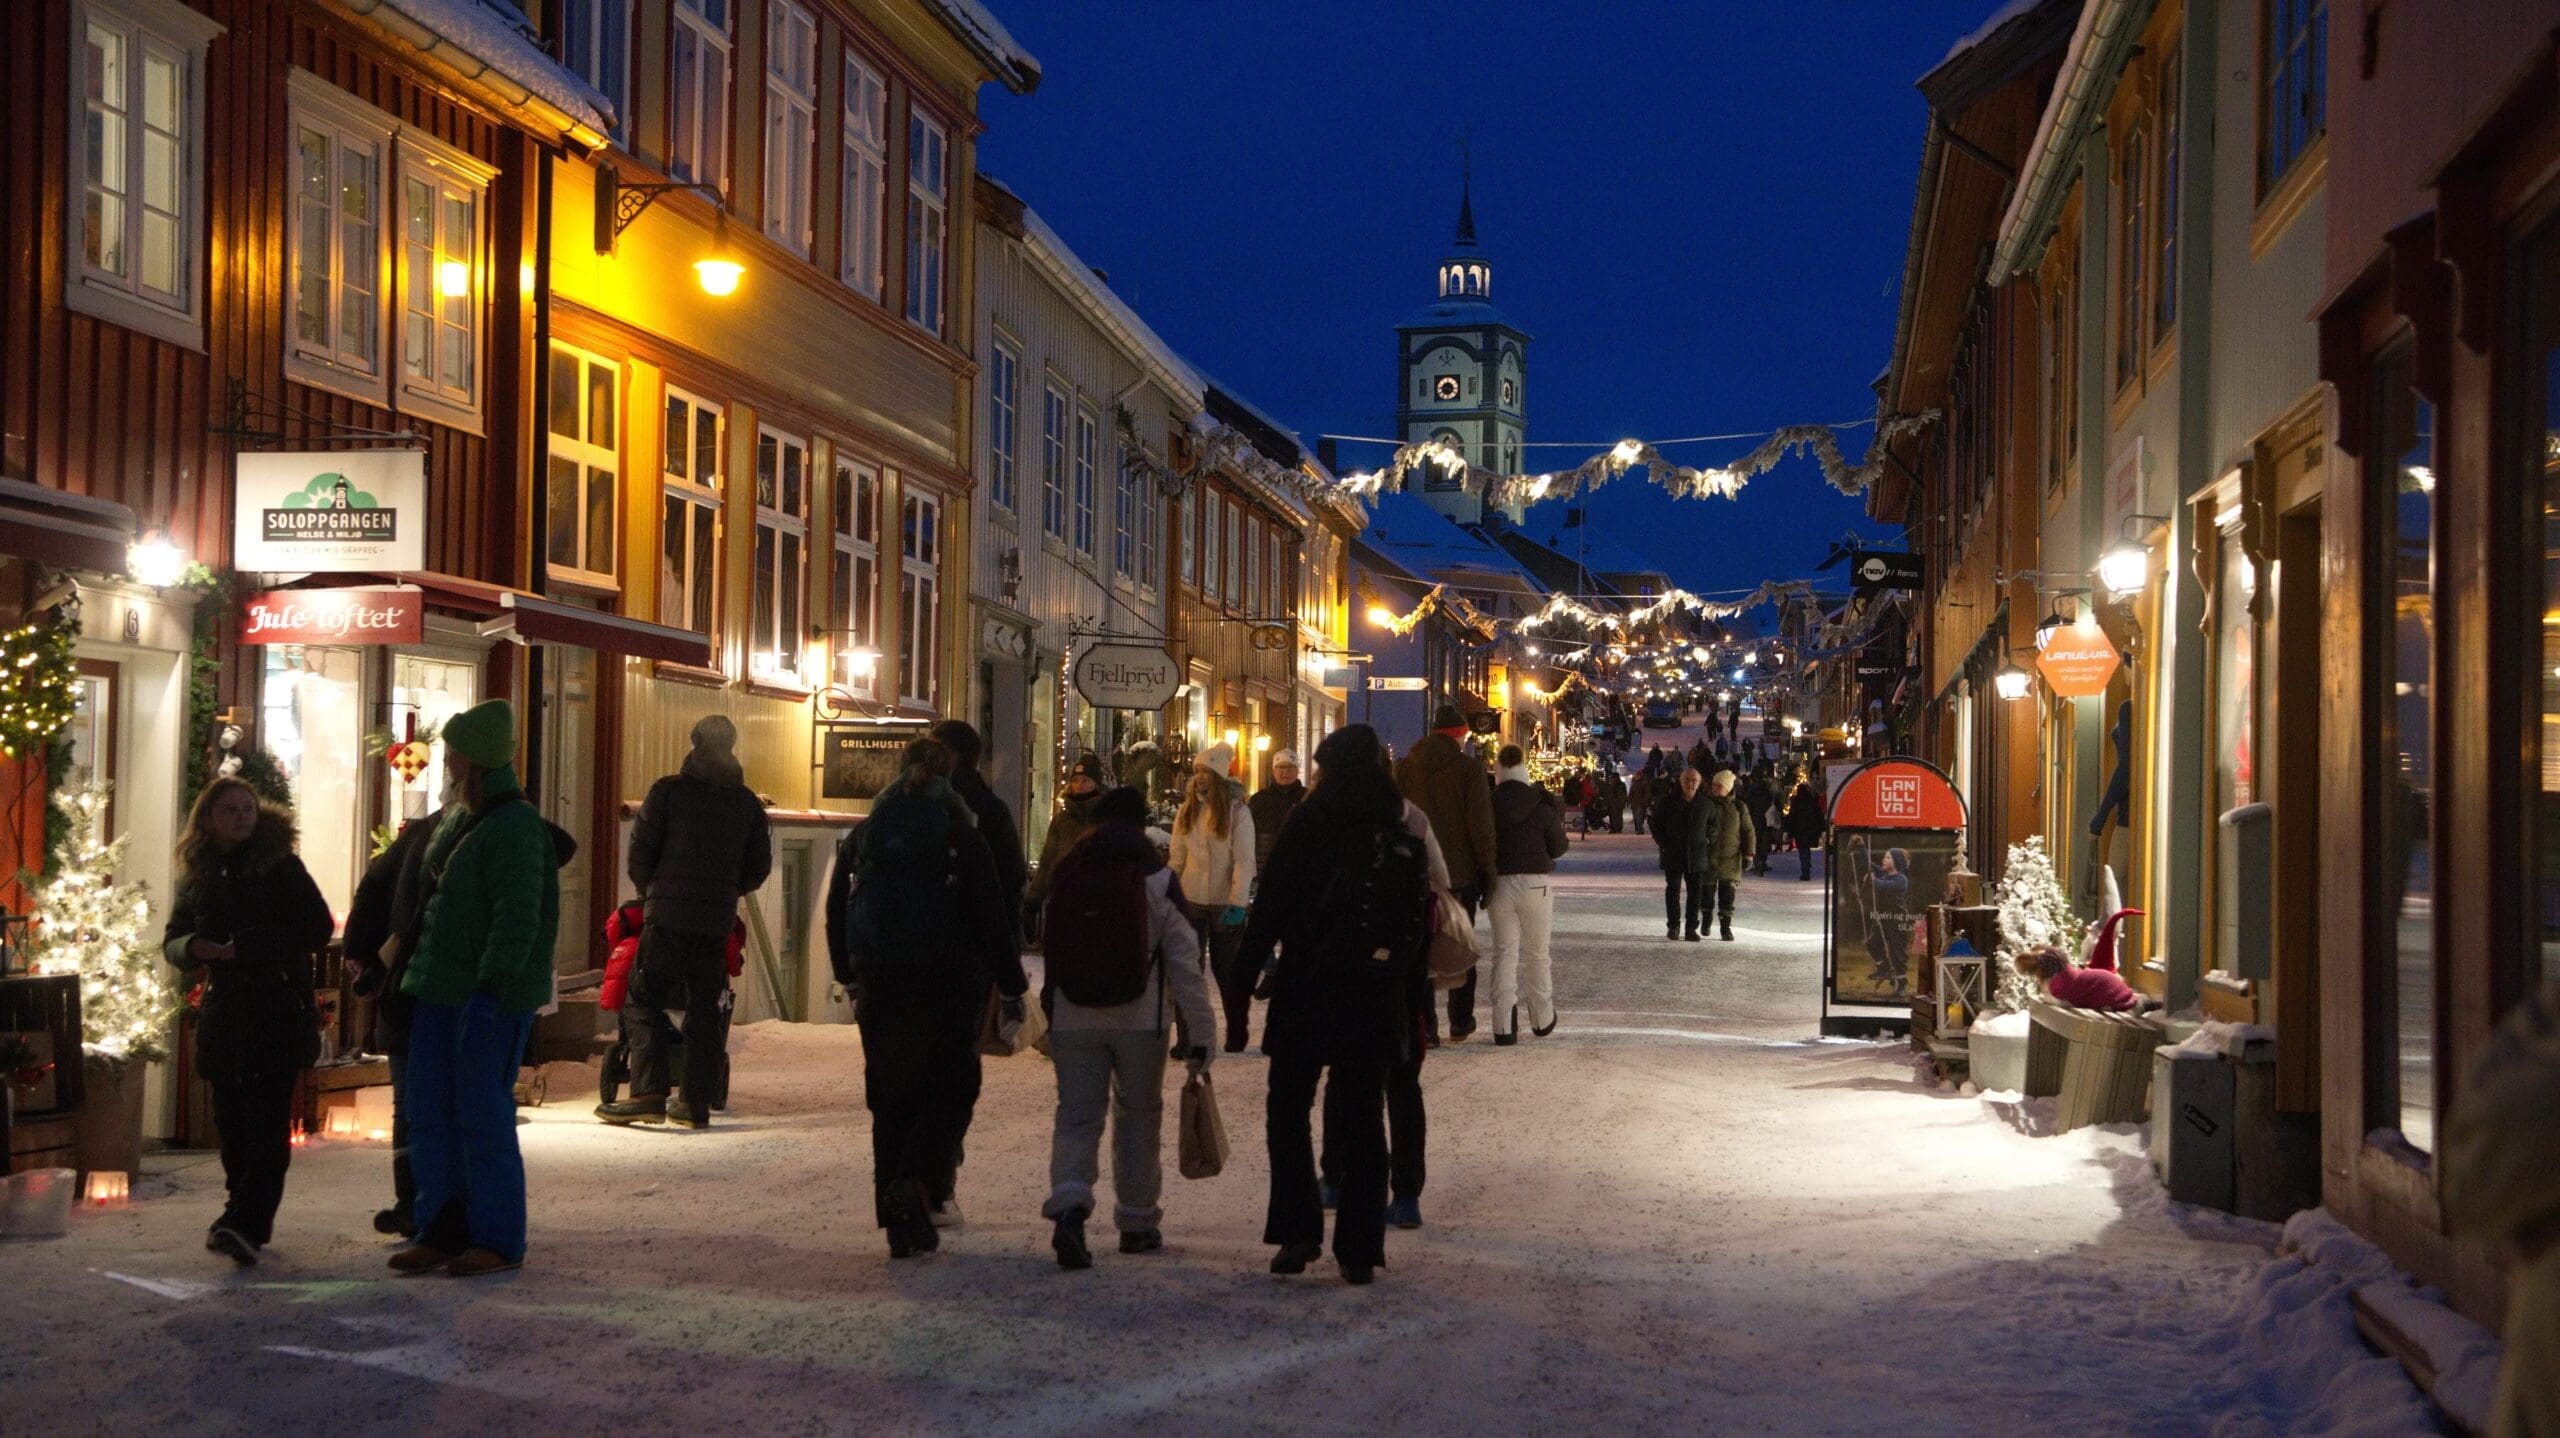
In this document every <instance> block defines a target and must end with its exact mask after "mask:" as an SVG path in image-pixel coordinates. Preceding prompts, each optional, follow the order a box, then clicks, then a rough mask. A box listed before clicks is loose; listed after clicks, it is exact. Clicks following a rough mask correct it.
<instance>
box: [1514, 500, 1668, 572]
mask: <svg viewBox="0 0 2560 1438" xmlns="http://www.w3.org/2000/svg"><path fill="white" fill-rule="evenodd" d="M1587 519H1588V511H1586V510H1584V509H1583V508H1582V507H1581V506H1580V505H1562V506H1556V507H1553V508H1547V509H1544V510H1543V512H1542V510H1538V509H1533V510H1531V511H1529V513H1528V516H1527V522H1525V523H1523V524H1521V525H1520V526H1518V528H1519V532H1520V533H1521V534H1523V535H1525V536H1527V537H1528V538H1529V539H1531V540H1533V541H1535V542H1536V543H1538V544H1541V545H1544V546H1545V547H1546V548H1548V549H1552V550H1554V551H1555V552H1556V553H1558V554H1561V555H1563V556H1564V557H1566V558H1567V559H1571V560H1575V561H1577V562H1578V563H1580V564H1581V565H1582V567H1583V568H1585V569H1588V570H1590V571H1591V572H1592V573H1594V574H1598V575H1605V576H1610V577H1613V578H1614V577H1616V576H1620V575H1661V576H1664V577H1666V578H1667V577H1668V576H1669V574H1670V571H1668V570H1666V569H1664V568H1663V567H1662V566H1661V565H1659V564H1657V563H1655V562H1654V561H1653V560H1652V559H1651V558H1649V557H1647V556H1645V555H1643V554H1640V553H1638V552H1636V550H1635V549H1634V548H1633V547H1632V546H1630V545H1628V544H1627V543H1626V542H1625V541H1623V540H1620V539H1616V538H1614V537H1612V536H1610V535H1609V534H1608V533H1607V532H1606V531H1604V530H1601V529H1599V528H1597V527H1595V526H1593V525H1591V524H1590V523H1588V522H1587Z"/></svg>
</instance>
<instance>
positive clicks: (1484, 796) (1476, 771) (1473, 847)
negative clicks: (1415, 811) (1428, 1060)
mask: <svg viewBox="0 0 2560 1438" xmlns="http://www.w3.org/2000/svg"><path fill="white" fill-rule="evenodd" d="M1466 737H1467V721H1466V716H1464V715H1462V714H1460V713H1459V712H1458V709H1457V706H1456V705H1454V704H1443V705H1441V706H1440V709H1439V712H1437V713H1435V714H1433V715H1432V716H1431V732H1430V733H1429V734H1426V735H1424V736H1423V738H1422V741H1421V742H1420V743H1417V744H1415V745H1414V746H1413V752H1412V753H1410V754H1407V755H1405V756H1404V758H1403V760H1401V761H1400V762H1398V763H1397V765H1396V774H1395V777H1396V788H1397V790H1398V791H1399V792H1401V793H1402V794H1403V795H1404V796H1405V798H1407V799H1409V800H1411V801H1412V802H1413V804H1414V806H1415V807H1417V808H1419V809H1421V810H1422V815H1423V817H1424V818H1426V819H1429V820H1430V821H1431V832H1432V835H1433V836H1434V837H1435V838H1437V839H1438V840H1439V841H1440V852H1441V853H1442V854H1443V855H1444V856H1446V857H1447V859H1448V862H1449V892H1450V893H1451V894H1453V895H1455V896H1456V898H1457V900H1458V902H1459V904H1461V905H1462V906H1464V907H1465V909H1466V911H1467V918H1468V919H1469V920H1470V921H1472V920H1473V919H1474V918H1475V916H1476V910H1477V909H1478V908H1479V907H1481V906H1482V905H1483V903H1484V900H1485V894H1486V891H1487V890H1488V889H1489V888H1490V887H1491V885H1492V883H1493V875H1494V852H1493V779H1492V776H1491V775H1489V774H1487V773H1486V772H1485V767H1484V764H1483V762H1482V761H1481V760H1478V759H1476V758H1475V757H1474V756H1472V755H1470V754H1468V753H1467V751H1466V750H1464V749H1461V748H1459V747H1458V744H1459V741H1460V740H1462V739H1464V738H1466ZM1438 1028H1439V1025H1438V1024H1437V1023H1434V1024H1433V1025H1432V1029H1433V1031H1434V1033H1435V1035H1436V1032H1437V1030H1438ZM1475 1031H1476V975H1475V973H1474V971H1473V970H1469V971H1468V974H1467V980H1466V982H1465V983H1463V984H1460V985H1459V986H1458V987H1456V988H1454V989H1451V990H1450V991H1449V1041H1450V1042H1451V1043H1459V1042H1463V1041H1464V1040H1465V1039H1466V1037H1467V1036H1468V1035H1469V1034H1472V1033H1474V1032H1475Z"/></svg>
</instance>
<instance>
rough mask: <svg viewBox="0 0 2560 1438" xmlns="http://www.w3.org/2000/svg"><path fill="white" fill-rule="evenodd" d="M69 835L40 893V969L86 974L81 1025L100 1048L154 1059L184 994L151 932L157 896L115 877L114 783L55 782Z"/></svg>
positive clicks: (119, 854)
mask: <svg viewBox="0 0 2560 1438" xmlns="http://www.w3.org/2000/svg"><path fill="white" fill-rule="evenodd" d="M53 803H54V807H55V808H57V809H59V810H61V811H62V815H63V817H64V818H65V819H66V820H68V821H69V834H68V835H67V837H65V838H64V840H63V841H62V843H61V844H59V845H58V846H57V847H56V848H55V849H54V855H53V877H51V878H50V879H47V880H46V881H45V882H44V883H43V885H42V886H41V887H39V888H37V889H36V891H35V895H34V916H35V920H36V924H35V959H36V967H37V969H38V970H39V971H40V972H43V973H48V974H78V975H79V976H80V1024H81V1028H82V1029H83V1030H84V1031H85V1033H86V1036H87V1039H88V1049H89V1051H90V1052H92V1053H96V1054H100V1055H103V1056H106V1057H109V1058H140V1059H156V1058H160V1057H162V1056H163V1055H164V1053H165V1044H166V1038H167V1035H168V1030H169V1020H170V1018H171V1017H172V1016H173V1015H174V1014H176V1012H177V1009H178V992H177V989H176V987H175V986H174V985H173V984H172V982H171V980H170V976H169V970H168V967H167V965H166V964H164V963H163V962H162V960H161V956H160V946H159V945H158V944H157V943H155V942H153V937H152V932H151V899H150V895H149V894H147V893H146V892H145V891H144V889H143V886H142V885H140V884H121V883H118V882H116V870H118V869H119V868H121V867H123V865H124V850H125V841H124V840H123V839H121V838H118V839H113V840H102V839H100V838H99V837H98V836H99V835H100V834H101V833H102V832H104V830H105V828H106V824H105V818H106V811H107V786H106V785H103V784H92V783H90V782H89V781H88V780H87V778H86V777H85V776H80V777H75V778H74V779H73V780H72V782H70V783H68V784H65V785H63V786H62V787H61V788H60V789H58V790H56V791H55V793H54V796H53Z"/></svg>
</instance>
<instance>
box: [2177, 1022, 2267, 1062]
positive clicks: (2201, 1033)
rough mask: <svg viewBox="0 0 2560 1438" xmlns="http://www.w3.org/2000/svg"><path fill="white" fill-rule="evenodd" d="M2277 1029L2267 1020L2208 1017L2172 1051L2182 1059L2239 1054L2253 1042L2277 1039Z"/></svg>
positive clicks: (2230, 1056)
mask: <svg viewBox="0 0 2560 1438" xmlns="http://www.w3.org/2000/svg"><path fill="white" fill-rule="evenodd" d="M2275 1039H2276V1031H2275V1030H2274V1029H2273V1028H2270V1027H2268V1026H2267V1025H2265V1024H2234V1023H2225V1022H2223V1021H2222V1020H2220V1019H2207V1020H2205V1021H2204V1022H2203V1023H2201V1024H2198V1025H2196V1031H2195V1032H2194V1033H2191V1034H2189V1035H2187V1036H2186V1037H2185V1038H2183V1039H2180V1040H2178V1041H2177V1042H2176V1043H2175V1044H2172V1045H2170V1046H2169V1047H2170V1052H2171V1053H2173V1054H2174V1055H2176V1056H2177V1057H2179V1058H2181V1059H2216V1058H2233V1059H2236V1058H2238V1057H2240V1056H2241V1055H2242V1054H2243V1053H2245V1052H2247V1050H2248V1047H2249V1045H2251V1044H2253V1043H2274V1042H2275Z"/></svg>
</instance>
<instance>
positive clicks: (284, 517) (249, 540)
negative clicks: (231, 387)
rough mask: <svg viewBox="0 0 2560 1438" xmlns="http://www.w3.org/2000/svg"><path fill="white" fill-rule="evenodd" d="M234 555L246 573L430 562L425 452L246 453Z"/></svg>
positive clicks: (407, 567)
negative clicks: (428, 556) (428, 559)
mask: <svg viewBox="0 0 2560 1438" xmlns="http://www.w3.org/2000/svg"><path fill="white" fill-rule="evenodd" d="M237 478H238V481H239V486H238V491H237V494H236V496H235V497H234V499H233V501H232V515H231V564H232V567H233V568H235V569H239V570H244V571H247V572H251V573H268V574H305V573H344V572H348V571H364V572H371V573H378V574H400V573H407V572H409V571H411V570H419V569H424V568H426V567H427V542H426V529H427V526H426V508H427V457H426V455H424V454H422V453H420V452H419V451H417V450H413V449H393V450H354V451H324V452H316V453H274V454H244V455H242V456H240V458H239V462H238V469H237Z"/></svg>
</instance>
